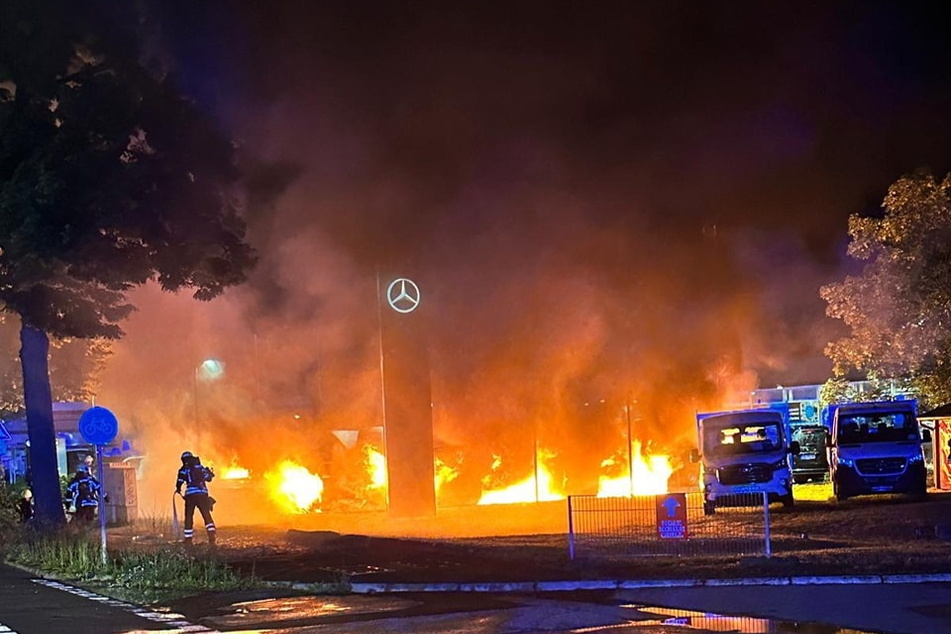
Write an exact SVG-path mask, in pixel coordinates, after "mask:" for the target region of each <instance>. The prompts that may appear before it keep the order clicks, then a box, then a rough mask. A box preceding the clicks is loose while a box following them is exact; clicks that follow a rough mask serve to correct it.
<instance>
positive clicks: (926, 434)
mask: <svg viewBox="0 0 951 634" xmlns="http://www.w3.org/2000/svg"><path fill="white" fill-rule="evenodd" d="M921 442H931V430H930V429H922V430H921Z"/></svg>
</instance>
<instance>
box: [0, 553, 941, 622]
mask: <svg viewBox="0 0 951 634" xmlns="http://www.w3.org/2000/svg"><path fill="white" fill-rule="evenodd" d="M846 628H848V629H847V630H846ZM158 631H164V632H241V633H246V634H251V633H261V632H271V633H275V634H277V633H285V634H309V633H314V634H316V633H322V632H334V633H349V632H354V633H356V632H360V633H365V634H390V633H409V632H431V633H447V634H448V633H455V634H510V633H511V634H515V633H519V634H529V633H533V632H549V633H553V634H557V633H560V632H564V633H568V632H571V633H578V632H593V631H611V632H618V631H620V632H625V631H629V632H638V633H641V634H646V633H648V632H649V633H650V634H687V633H690V634H698V633H702V632H723V631H731V632H741V633H749V634H752V633H768V632H774V633H785V632H799V633H804V632H808V633H809V634H844V633H845V632H846V631H847V632H848V633H849V634H860V633H861V632H885V633H888V634H951V584H936V583H930V584H878V585H834V586H833V585H813V586H799V587H790V586H779V587H777V586H731V587H699V588H650V589H638V590H623V591H586V592H560V593H547V594H541V595H534V596H529V595H518V594H501V593H479V592H463V593H460V592H456V593H445V592H431V593H423V592H418V593H399V594H380V595H347V596H339V597H334V596H320V597H315V596H307V595H300V594H296V593H292V592H289V591H281V590H259V591H247V592H241V593H230V594H209V595H205V596H199V597H194V598H191V599H186V600H182V601H180V602H177V603H175V604H173V605H171V606H170V607H169V609H151V608H144V607H139V606H134V605H131V604H128V603H123V602H119V601H113V600H111V599H107V598H106V597H102V596H99V595H96V594H94V593H89V592H86V591H84V590H81V589H79V588H76V587H75V586H71V585H67V584H60V583H58V582H55V581H48V580H44V579H39V578H37V577H35V576H33V575H31V574H30V573H28V572H25V571H22V570H20V569H17V568H12V567H9V566H0V633H10V632H15V633H18V634H48V633H56V632H68V633H69V634H87V633H88V634H130V633H134V632H158Z"/></svg>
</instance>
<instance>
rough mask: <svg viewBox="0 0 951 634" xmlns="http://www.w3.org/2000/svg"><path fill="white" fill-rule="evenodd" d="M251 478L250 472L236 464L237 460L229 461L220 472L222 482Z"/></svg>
mask: <svg viewBox="0 0 951 634" xmlns="http://www.w3.org/2000/svg"><path fill="white" fill-rule="evenodd" d="M250 477H251V471H250V470H248V469H246V468H245V467H242V466H240V465H239V464H238V459H237V458H232V459H231V464H229V465H228V466H227V467H225V468H224V469H223V470H222V471H221V479H222V480H247V479H248V478H250Z"/></svg>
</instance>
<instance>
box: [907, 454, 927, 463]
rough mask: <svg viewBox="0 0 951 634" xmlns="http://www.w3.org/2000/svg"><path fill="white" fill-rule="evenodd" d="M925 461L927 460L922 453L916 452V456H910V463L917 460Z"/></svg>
mask: <svg viewBox="0 0 951 634" xmlns="http://www.w3.org/2000/svg"><path fill="white" fill-rule="evenodd" d="M924 461H925V457H924V456H922V455H921V454H920V453H919V454H915V455H914V456H910V457H909V458H908V464H915V463H916V462H924Z"/></svg>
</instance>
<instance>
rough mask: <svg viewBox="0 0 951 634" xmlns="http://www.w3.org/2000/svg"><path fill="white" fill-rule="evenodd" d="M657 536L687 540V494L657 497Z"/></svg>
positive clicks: (667, 494)
mask: <svg viewBox="0 0 951 634" xmlns="http://www.w3.org/2000/svg"><path fill="white" fill-rule="evenodd" d="M654 501H655V504H656V506H657V535H658V537H660V538H661V539H686V538H687V494H686V493H666V494H664V495H655V496H654Z"/></svg>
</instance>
